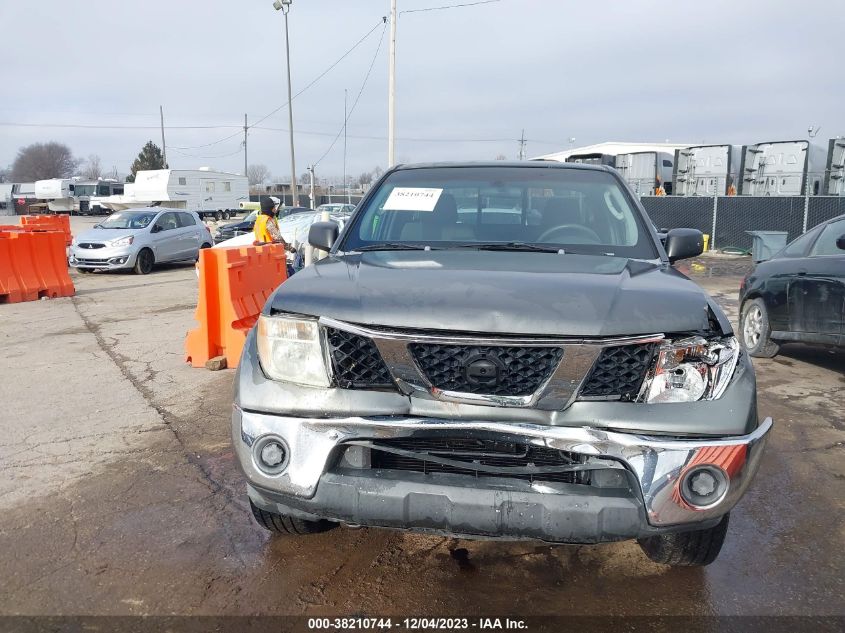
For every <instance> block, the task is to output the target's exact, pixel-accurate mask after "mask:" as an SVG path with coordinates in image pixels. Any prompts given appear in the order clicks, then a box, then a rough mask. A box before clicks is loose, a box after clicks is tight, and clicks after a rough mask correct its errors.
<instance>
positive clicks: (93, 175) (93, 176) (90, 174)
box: [82, 154, 103, 180]
mask: <svg viewBox="0 0 845 633" xmlns="http://www.w3.org/2000/svg"><path fill="white" fill-rule="evenodd" d="M102 175H103V168H102V166H101V165H100V157H99V156H97V155H96V154H91V155H90V156H89V157H88V160H87V161H86V162H85V166H84V167H83V168H82V177H83V178H86V179H88V180H97V178H100V177H101V176H102Z"/></svg>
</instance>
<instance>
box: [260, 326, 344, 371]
mask: <svg viewBox="0 0 845 633" xmlns="http://www.w3.org/2000/svg"><path fill="white" fill-rule="evenodd" d="M256 344H257V347H258V359H259V361H260V362H261V367H262V369H263V370H264V373H265V374H266V375H267V377H268V378H270V379H271V380H277V381H281V382H290V383H294V384H298V385H303V386H306V387H324V388H325V387H329V386H331V376H330V375H329V370H328V363H327V360H326V354H325V347H324V343H323V335H322V332H321V329H320V326H319V323H318V322H317V319H315V318H307V317H302V316H292V315H274V316H267V315H263V314H262V315H261V316H260V317H259V318H258V324H257V325H256Z"/></svg>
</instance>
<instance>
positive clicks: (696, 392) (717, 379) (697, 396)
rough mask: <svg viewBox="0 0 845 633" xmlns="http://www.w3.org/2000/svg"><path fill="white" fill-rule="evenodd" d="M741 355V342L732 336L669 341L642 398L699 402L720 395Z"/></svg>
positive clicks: (658, 359)
mask: <svg viewBox="0 0 845 633" xmlns="http://www.w3.org/2000/svg"><path fill="white" fill-rule="evenodd" d="M738 359H739V344H738V343H737V340H736V338H734V337H733V336H729V337H727V338H720V339H714V340H709V341H708V340H706V339H704V338H701V337H698V336H697V337H693V338H688V339H683V340H679V341H671V342H666V343H664V344H663V345H662V346H661V347H660V352H659V354H658V355H657V360H656V361H655V364H654V367H653V369H652V371H651V372H650V373H649V376H648V378H647V379H646V381H645V384H644V385H643V390H642V392H641V393H642V394H643V396H642V401H644V402H647V403H656V402H696V401H697V400H715V399H716V398H720V397H721V396H722V394H723V393H724V391H725V389H726V388H727V386H728V383H729V382H730V380H731V376H733V374H734V369H736V363H737V360H738Z"/></svg>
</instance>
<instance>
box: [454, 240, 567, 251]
mask: <svg viewBox="0 0 845 633" xmlns="http://www.w3.org/2000/svg"><path fill="white" fill-rule="evenodd" d="M456 248H474V249H476V250H479V251H536V252H538V253H559V252H565V251H564V249H562V248H560V247H558V246H551V245H544V244H532V243H530V242H464V243H463V244H457V245H456Z"/></svg>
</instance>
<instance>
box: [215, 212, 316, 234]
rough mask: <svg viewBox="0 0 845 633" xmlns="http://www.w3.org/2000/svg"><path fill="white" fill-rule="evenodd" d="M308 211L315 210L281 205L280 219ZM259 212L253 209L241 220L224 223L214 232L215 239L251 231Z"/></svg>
mask: <svg viewBox="0 0 845 633" xmlns="http://www.w3.org/2000/svg"><path fill="white" fill-rule="evenodd" d="M306 212H311V213H313V212H314V210H313V209H308V208H306V207H280V208H279V219H280V220H281V219H282V218H286V217H288V216H290V215H296V214H297V213H306ZM258 213H259V212H258V211H253V212H252V213H250V214H249V215H247V216H246V217H245V218H244V219H243V220H241V221H240V222H233V223H231V224H224V225H223V226H221V227H219V228H218V229H217V233H215V234H214V239H215V240H216V241H218V242H220V241H224V240H230V239H232V238H233V237H237V236H238V235H243V234H244V233H251V232H252V229H253V228H254V227H255V218H256V217H258Z"/></svg>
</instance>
